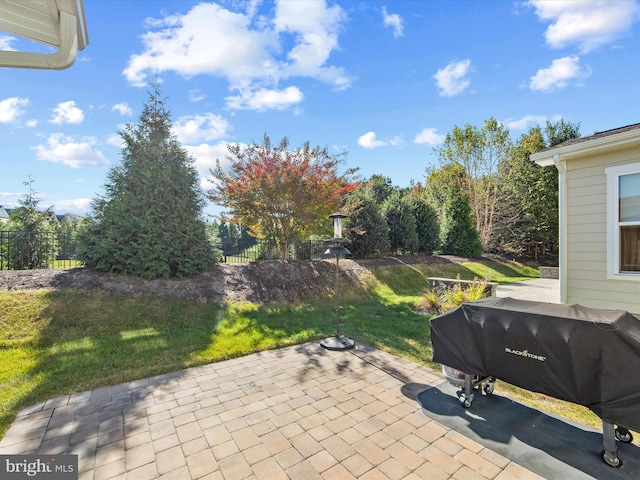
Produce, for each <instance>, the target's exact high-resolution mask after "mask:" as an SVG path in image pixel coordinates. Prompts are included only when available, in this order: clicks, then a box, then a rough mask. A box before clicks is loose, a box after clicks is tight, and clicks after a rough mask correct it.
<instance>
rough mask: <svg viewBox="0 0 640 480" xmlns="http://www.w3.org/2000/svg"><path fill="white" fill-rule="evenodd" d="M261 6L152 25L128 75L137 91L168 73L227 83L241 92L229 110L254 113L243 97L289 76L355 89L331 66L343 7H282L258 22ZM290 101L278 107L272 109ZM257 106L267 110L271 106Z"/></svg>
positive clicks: (197, 13)
mask: <svg viewBox="0 0 640 480" xmlns="http://www.w3.org/2000/svg"><path fill="white" fill-rule="evenodd" d="M232 4H233V3H232ZM258 5H259V2H254V3H253V4H251V5H249V7H248V8H247V13H242V12H233V11H230V10H227V9H225V8H223V7H221V6H220V5H217V4H215V3H201V4H199V5H196V6H195V7H193V8H192V9H191V10H190V11H189V12H187V13H186V14H184V15H179V14H177V15H173V16H166V17H164V18H162V19H155V20H153V21H151V22H148V24H147V26H148V28H149V30H148V31H147V32H146V33H145V34H144V35H143V36H142V42H143V51H142V52H141V53H139V54H135V55H132V56H131V57H130V58H129V63H128V65H127V67H126V68H125V69H124V71H123V74H124V76H125V77H126V78H127V80H128V81H129V82H130V83H131V84H133V85H138V86H144V85H145V83H146V81H147V77H148V76H149V75H152V74H158V73H161V72H167V71H172V72H176V73H178V74H180V75H182V76H184V77H187V78H188V77H192V76H195V75H200V74H207V75H213V76H218V77H222V78H225V79H227V81H228V82H229V89H230V90H231V91H232V92H235V91H238V92H240V94H239V97H241V98H240V101H239V99H238V97H237V96H232V97H230V99H231V103H230V107H231V108H237V107H238V106H240V107H239V108H251V105H252V102H247V101H244V100H242V99H246V98H252V97H256V96H257V93H258V92H269V91H273V92H279V91H281V90H280V89H278V88H277V87H278V83H279V82H280V81H281V80H283V79H288V78H291V77H307V78H314V79H317V80H320V81H322V82H326V83H328V84H330V85H332V86H333V87H334V88H336V89H344V88H347V87H349V86H350V85H351V83H352V81H353V80H352V79H351V78H350V77H349V76H348V75H347V74H346V73H345V72H344V70H343V69H342V68H339V67H336V66H333V65H328V64H327V62H328V60H329V56H330V54H331V53H332V52H333V51H334V50H336V49H337V48H338V33H339V30H340V27H341V24H342V22H343V20H344V17H345V15H344V13H343V11H342V9H341V8H340V7H339V6H338V5H333V6H330V7H328V6H327V5H326V4H325V2H324V1H314V2H292V1H278V2H276V7H275V9H273V10H272V12H273V13H271V17H267V16H259V17H255V18H254V15H255V9H256V7H257V6H258ZM289 88H292V87H289ZM247 90H250V92H249V93H247ZM287 90H289V89H285V91H287ZM253 92H256V94H254V93H253ZM198 96H199V95H196V98H197V97H198ZM286 103H287V102H285V103H282V102H275V103H274V107H273V108H284V107H283V105H286ZM257 105H258V107H259V108H263V109H264V108H270V107H269V103H264V102H258V104H257Z"/></svg>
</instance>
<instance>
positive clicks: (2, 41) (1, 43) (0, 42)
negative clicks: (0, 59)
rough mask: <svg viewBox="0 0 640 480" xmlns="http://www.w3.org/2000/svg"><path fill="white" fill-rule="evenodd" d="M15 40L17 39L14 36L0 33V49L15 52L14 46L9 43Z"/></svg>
mask: <svg viewBox="0 0 640 480" xmlns="http://www.w3.org/2000/svg"><path fill="white" fill-rule="evenodd" d="M17 40H18V39H17V38H16V37H10V36H8V35H0V50H4V51H6V52H15V48H13V47H12V46H11V44H12V43H14V42H16V41H17Z"/></svg>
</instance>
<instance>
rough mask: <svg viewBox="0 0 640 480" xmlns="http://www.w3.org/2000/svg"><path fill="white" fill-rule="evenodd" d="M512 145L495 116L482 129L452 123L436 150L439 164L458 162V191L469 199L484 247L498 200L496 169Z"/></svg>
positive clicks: (486, 243) (487, 241) (487, 244)
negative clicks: (459, 168)
mask: <svg viewBox="0 0 640 480" xmlns="http://www.w3.org/2000/svg"><path fill="white" fill-rule="evenodd" d="M511 146H512V142H511V138H510V137H509V131H508V130H507V129H506V128H505V127H504V126H503V125H501V124H500V123H499V122H498V121H497V120H496V119H495V118H490V119H488V120H485V121H484V124H483V126H482V128H478V127H475V126H472V125H469V124H467V125H465V126H464V127H463V128H460V127H458V126H455V127H454V128H453V131H452V132H451V133H448V134H447V136H446V138H445V141H444V142H443V144H442V145H441V146H440V147H439V148H438V149H437V150H436V151H437V153H438V157H439V158H440V161H441V162H442V163H443V164H445V165H446V164H451V163H457V164H459V165H460V166H461V167H462V168H463V170H464V172H465V175H464V176H461V177H459V179H460V182H461V184H460V188H461V191H463V192H466V194H467V195H468V198H469V203H470V206H471V210H472V212H473V218H474V221H475V224H476V229H477V231H478V233H479V234H480V239H481V241H482V244H483V246H484V247H487V246H489V245H490V241H491V236H492V234H493V224H494V219H495V214H496V209H497V202H498V193H499V192H498V191H499V186H500V185H499V181H498V170H499V168H500V164H501V163H502V162H503V161H505V159H506V158H507V157H508V155H509V153H510V149H511Z"/></svg>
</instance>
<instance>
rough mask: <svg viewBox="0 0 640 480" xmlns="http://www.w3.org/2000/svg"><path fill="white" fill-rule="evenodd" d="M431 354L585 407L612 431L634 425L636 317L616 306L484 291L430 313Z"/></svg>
mask: <svg viewBox="0 0 640 480" xmlns="http://www.w3.org/2000/svg"><path fill="white" fill-rule="evenodd" d="M430 323H431V341H432V345H433V360H434V361H435V362H438V363H441V364H443V365H446V366H449V367H453V368H455V369H457V370H460V371H462V372H465V374H467V375H470V376H474V377H478V378H485V377H487V378H490V377H495V378H497V379H500V380H503V381H505V382H507V383H511V384H513V385H516V386H519V387H522V388H524V389H526V390H531V391H534V392H540V393H543V394H546V395H549V396H551V397H554V398H559V399H562V400H566V401H570V402H573V403H577V404H580V405H584V406H586V407H588V408H589V409H590V410H591V411H593V412H594V413H595V414H596V415H598V416H599V417H600V418H601V419H602V420H603V422H604V423H603V424H604V433H605V438H604V443H605V451H604V452H603V459H604V460H605V461H606V462H607V463H609V464H611V465H612V466H619V465H621V462H620V460H619V459H618V457H617V449H616V448H615V440H611V439H610V438H609V432H611V435H613V425H618V426H619V427H618V431H616V437H617V438H618V439H621V440H623V441H630V440H631V438H630V434H629V433H628V429H632V430H635V431H640V319H638V318H636V317H634V316H633V315H631V314H630V313H628V312H625V311H622V310H604V309H595V308H589V307H584V306H581V305H561V304H552V303H542V302H533V301H525V300H516V299H512V298H496V297H490V298H485V299H482V300H478V301H476V302H471V303H466V304H463V305H461V306H460V307H458V308H456V309H455V310H452V311H450V312H447V313H445V314H443V315H440V316H438V317H435V318H433V319H432V320H431V322H430Z"/></svg>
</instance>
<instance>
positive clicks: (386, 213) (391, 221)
mask: <svg viewBox="0 0 640 480" xmlns="http://www.w3.org/2000/svg"><path fill="white" fill-rule="evenodd" d="M382 216H383V217H384V219H385V221H386V222H387V227H389V234H388V237H389V249H390V250H391V252H393V253H400V254H402V253H414V252H415V251H416V250H417V249H418V233H417V230H416V218H415V215H414V209H413V205H412V202H411V197H410V196H409V195H406V194H403V193H402V192H400V191H398V190H396V191H394V192H393V193H392V194H391V195H389V196H388V197H387V199H386V200H385V201H384V203H383V204H382Z"/></svg>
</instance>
